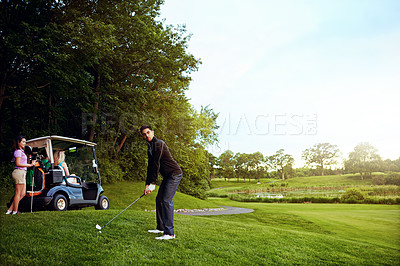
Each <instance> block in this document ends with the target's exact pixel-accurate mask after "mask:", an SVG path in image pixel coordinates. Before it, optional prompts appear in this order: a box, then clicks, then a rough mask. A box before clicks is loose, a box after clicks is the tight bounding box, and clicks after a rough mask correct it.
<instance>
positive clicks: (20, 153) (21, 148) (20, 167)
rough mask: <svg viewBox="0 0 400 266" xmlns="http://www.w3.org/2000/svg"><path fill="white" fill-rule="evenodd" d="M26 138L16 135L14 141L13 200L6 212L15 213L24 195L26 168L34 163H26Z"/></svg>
mask: <svg viewBox="0 0 400 266" xmlns="http://www.w3.org/2000/svg"><path fill="white" fill-rule="evenodd" d="M25 145H26V139H25V137H23V136H19V137H17V139H16V140H15V143H14V150H15V151H14V161H15V169H14V171H13V172H12V177H13V179H14V181H15V195H14V200H13V202H12V203H11V206H10V208H9V209H8V210H7V212H6V214H11V213H12V214H17V213H20V212H18V205H19V202H20V200H21V199H22V198H23V197H24V196H25V193H26V170H27V167H32V166H34V165H35V163H36V161H32V163H29V164H28V157H27V156H26V154H25Z"/></svg>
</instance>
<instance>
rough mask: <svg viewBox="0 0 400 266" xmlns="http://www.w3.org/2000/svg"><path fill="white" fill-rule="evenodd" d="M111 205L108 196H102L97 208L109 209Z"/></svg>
mask: <svg viewBox="0 0 400 266" xmlns="http://www.w3.org/2000/svg"><path fill="white" fill-rule="evenodd" d="M108 207H110V201H109V200H108V198H107V197H106V196H100V198H99V202H98V203H97V205H96V206H95V208H96V210H107V209H108Z"/></svg>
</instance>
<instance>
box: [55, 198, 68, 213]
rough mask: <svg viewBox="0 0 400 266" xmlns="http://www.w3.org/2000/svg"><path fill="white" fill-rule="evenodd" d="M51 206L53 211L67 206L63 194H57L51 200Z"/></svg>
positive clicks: (64, 208)
mask: <svg viewBox="0 0 400 266" xmlns="http://www.w3.org/2000/svg"><path fill="white" fill-rule="evenodd" d="M52 207H53V210H55V211H65V210H67V208H68V201H67V199H66V198H65V196H64V195H61V194H58V195H57V196H56V197H55V198H54V200H53V204H52Z"/></svg>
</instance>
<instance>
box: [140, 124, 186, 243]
mask: <svg viewBox="0 0 400 266" xmlns="http://www.w3.org/2000/svg"><path fill="white" fill-rule="evenodd" d="M140 132H141V133H142V136H143V138H144V139H145V140H146V141H147V156H148V166H147V178H146V188H145V189H144V194H145V195H148V194H149V193H150V192H151V191H153V190H154V188H155V184H156V181H157V177H158V173H161V175H162V176H163V180H162V182H161V185H160V188H159V190H158V194H157V198H156V218H157V228H156V229H155V230H149V232H150V233H156V234H158V233H163V234H164V235H163V236H160V237H156V239H158V240H168V239H173V238H175V233H174V203H173V202H172V198H173V197H174V196H175V193H176V190H177V188H178V185H179V182H180V181H181V179H182V170H181V168H180V167H179V165H178V163H177V162H176V161H175V160H174V158H172V156H171V153H170V152H169V150H168V147H167V145H166V144H165V142H164V141H162V140H159V139H157V138H156V137H155V136H154V131H153V129H152V128H151V127H150V126H149V125H144V126H142V127H141V128H140Z"/></svg>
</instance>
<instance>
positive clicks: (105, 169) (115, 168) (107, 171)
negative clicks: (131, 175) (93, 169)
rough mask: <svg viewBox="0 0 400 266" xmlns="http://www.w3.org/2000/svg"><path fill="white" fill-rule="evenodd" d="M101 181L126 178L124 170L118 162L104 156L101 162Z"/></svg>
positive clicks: (109, 181)
mask: <svg viewBox="0 0 400 266" xmlns="http://www.w3.org/2000/svg"><path fill="white" fill-rule="evenodd" d="M99 168H100V176H101V181H102V182H103V183H114V182H117V181H122V180H123V179H124V171H123V170H122V168H121V167H120V166H119V164H118V163H117V162H113V161H111V160H108V159H105V158H103V159H102V160H101V163H100V164H99Z"/></svg>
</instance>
